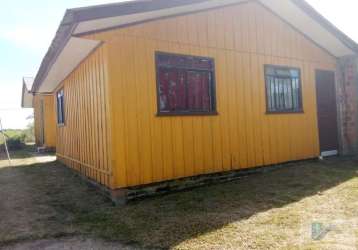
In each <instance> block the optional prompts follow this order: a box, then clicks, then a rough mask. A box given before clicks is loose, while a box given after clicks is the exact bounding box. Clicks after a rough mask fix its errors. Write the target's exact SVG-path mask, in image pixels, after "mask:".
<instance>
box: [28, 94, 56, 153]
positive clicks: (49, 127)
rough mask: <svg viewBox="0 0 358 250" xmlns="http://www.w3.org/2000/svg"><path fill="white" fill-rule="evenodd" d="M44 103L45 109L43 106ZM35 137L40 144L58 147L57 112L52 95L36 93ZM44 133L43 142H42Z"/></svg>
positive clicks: (34, 104) (34, 102) (34, 105)
mask: <svg viewBox="0 0 358 250" xmlns="http://www.w3.org/2000/svg"><path fill="white" fill-rule="evenodd" d="M41 103H43V111H42V108H41ZM33 107H34V116H35V119H34V120H35V139H36V144H37V145H38V146H45V147H49V148H55V147H56V114H55V107H54V100H53V96H52V95H40V94H36V95H35V96H34V99H33ZM42 133H43V142H44V143H42Z"/></svg>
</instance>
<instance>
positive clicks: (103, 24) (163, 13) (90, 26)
mask: <svg viewBox="0 0 358 250" xmlns="http://www.w3.org/2000/svg"><path fill="white" fill-rule="evenodd" d="M241 2H247V0H211V1H207V2H203V3H197V4H191V5H185V6H179V7H173V8H167V9H162V10H157V11H148V12H143V13H137V14H131V15H124V16H117V17H108V18H102V19H96V20H91V21H85V22H81V23H79V24H78V25H77V27H76V29H75V30H74V34H75V35H76V34H82V33H86V32H93V31H96V30H103V29H108V28H113V27H118V26H122V25H128V24H132V23H138V22H142V21H146V20H153V19H156V18H161V17H169V16H174V15H180V14H185V13H190V12H195V11H201V10H206V9H211V8H215V7H220V6H225V5H230V4H235V3H241Z"/></svg>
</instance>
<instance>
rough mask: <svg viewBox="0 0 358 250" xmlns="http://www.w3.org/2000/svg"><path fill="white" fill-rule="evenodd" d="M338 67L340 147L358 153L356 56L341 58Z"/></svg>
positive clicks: (344, 151) (357, 59) (343, 150)
mask: <svg viewBox="0 0 358 250" xmlns="http://www.w3.org/2000/svg"><path fill="white" fill-rule="evenodd" d="M338 67H339V68H338V70H337V72H338V75H337V83H338V84H337V93H338V96H337V98H338V103H339V122H338V123H339V128H340V147H341V153H342V154H344V155H352V154H356V153H358V58H357V57H345V58H341V59H339V64H338Z"/></svg>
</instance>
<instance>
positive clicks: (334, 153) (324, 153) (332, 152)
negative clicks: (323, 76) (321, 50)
mask: <svg viewBox="0 0 358 250" xmlns="http://www.w3.org/2000/svg"><path fill="white" fill-rule="evenodd" d="M318 72H331V73H333V74H334V85H333V86H334V93H335V94H334V96H335V101H336V124H337V149H336V150H329V151H322V146H321V139H320V136H319V133H320V127H319V115H318V98H317V95H318V89H317V74H318ZM337 89H338V78H337V71H336V70H327V69H319V68H316V69H315V90H316V109H317V131H318V144H319V154H320V157H330V156H338V155H339V154H340V153H341V124H340V122H339V121H340V117H341V113H340V103H339V99H338V94H337Z"/></svg>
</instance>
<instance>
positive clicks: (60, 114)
mask: <svg viewBox="0 0 358 250" xmlns="http://www.w3.org/2000/svg"><path fill="white" fill-rule="evenodd" d="M56 98H57V124H59V125H63V124H65V106H64V104H65V102H64V91H63V89H61V90H60V91H58V92H57V96H56Z"/></svg>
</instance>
